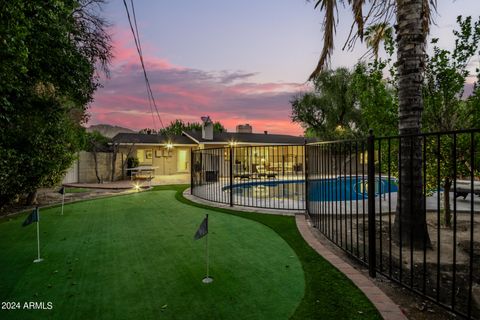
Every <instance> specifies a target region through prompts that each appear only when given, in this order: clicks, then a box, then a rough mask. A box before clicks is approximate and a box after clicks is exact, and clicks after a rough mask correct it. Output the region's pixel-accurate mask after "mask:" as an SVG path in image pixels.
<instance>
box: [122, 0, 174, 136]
mask: <svg viewBox="0 0 480 320" xmlns="http://www.w3.org/2000/svg"><path fill="white" fill-rule="evenodd" d="M130 3H131V6H132V12H133V19H134V24H133V23H132V19H131V17H130V10H129V9H128V5H127V1H126V0H123V4H124V6H125V10H126V12H127V18H128V23H129V24H130V30H131V31H132V35H133V40H134V41H135V47H136V48H137V52H138V56H139V58H140V64H141V66H142V70H143V76H144V78H145V85H146V87H147V95H148V98H149V100H148V101H149V105H150V110H151V112H152V118H153V119H155V117H154V116H153V109H152V108H151V106H152V104H153V106H154V108H155V111H156V114H157V117H158V120H159V122H160V125H161V127H162V129H164V128H165V126H164V125H163V121H162V118H161V117H160V112H159V111H158V107H157V104H156V102H155V98H154V96H153V92H152V88H151V86H150V81H149V79H148V75H147V70H146V68H145V63H144V60H143V53H142V47H141V44H140V36H139V34H138V28H137V19H136V16H135V7H134V4H133V0H130ZM134 25H135V28H134ZM135 30H136V32H135ZM154 126H155V120H154Z"/></svg>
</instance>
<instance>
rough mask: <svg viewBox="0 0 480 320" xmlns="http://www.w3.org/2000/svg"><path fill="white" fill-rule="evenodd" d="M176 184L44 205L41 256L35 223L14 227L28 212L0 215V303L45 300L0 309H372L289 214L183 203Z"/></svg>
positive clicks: (364, 312)
mask: <svg viewBox="0 0 480 320" xmlns="http://www.w3.org/2000/svg"><path fill="white" fill-rule="evenodd" d="M184 188H185V187H183V186H175V187H170V186H169V187H160V188H156V190H157V191H152V192H142V193H138V194H133V195H128V196H119V197H112V198H106V199H99V200H92V201H84V202H80V203H76V204H71V205H67V206H66V207H65V215H64V216H63V217H62V216H59V210H58V208H52V209H45V210H42V211H41V214H42V222H41V230H42V251H43V256H44V258H45V261H44V262H42V263H40V264H33V263H32V259H33V258H34V257H35V227H34V226H29V227H26V228H21V227H20V224H21V222H22V221H23V219H24V218H25V214H24V215H20V216H18V217H16V218H14V219H11V220H9V221H4V222H3V223H0V275H1V277H2V278H1V281H0V301H19V302H22V303H23V302H24V301H45V302H48V301H51V302H53V304H54V309H53V310H51V311H47V310H35V311H32V310H29V311H25V310H23V311H6V310H1V309H0V319H29V318H30V319H38V318H54V319H55V318H56V319H138V318H142V319H189V318H191V319H287V318H289V317H291V318H293V319H332V318H337V319H379V318H380V316H379V315H378V313H377V312H376V310H375V309H374V308H373V306H372V305H371V304H370V302H369V301H368V300H367V299H366V298H365V297H364V296H363V294H362V293H361V292H360V291H359V290H358V289H357V288H356V287H354V286H353V284H352V283H351V282H350V281H349V280H347V279H346V278H345V277H344V276H343V275H341V274H340V273H339V272H338V271H337V270H336V269H334V268H333V267H331V266H330V265H329V264H328V263H327V262H326V261H325V260H324V259H323V258H321V257H320V256H318V255H317V254H316V253H315V252H314V251H313V250H312V249H311V248H310V247H309V246H308V245H307V244H306V243H305V242H304V240H303V239H302V238H301V236H300V234H299V233H298V231H297V229H296V226H295V220H294V218H293V217H283V216H272V215H261V214H255V213H243V212H235V211H231V210H226V209H216V208H215V209H212V208H209V207H205V206H201V205H194V206H191V205H189V204H191V203H190V201H188V200H186V199H184V198H183V197H182V196H181V191H182V190H183V189H184ZM173 190H176V191H177V193H176V194H175V193H174V191H173ZM175 198H176V199H177V200H175ZM205 213H209V214H210V238H209V240H210V244H211V247H210V249H211V274H212V276H213V277H214V278H215V281H214V282H213V283H212V284H210V285H204V284H202V283H201V279H202V277H203V276H204V272H205V271H204V269H205V266H204V260H203V259H204V256H203V255H204V245H205V242H204V241H203V240H199V241H193V239H192V237H193V234H194V232H195V230H196V228H197V227H198V225H199V223H200V222H201V220H202V218H203V215H204V214H205ZM225 213H228V214H225ZM233 215H236V216H238V217H235V216H233ZM240 217H243V218H247V219H241V218H240ZM252 220H254V221H252ZM255 221H257V222H260V223H256V222H255ZM279 235H280V236H279Z"/></svg>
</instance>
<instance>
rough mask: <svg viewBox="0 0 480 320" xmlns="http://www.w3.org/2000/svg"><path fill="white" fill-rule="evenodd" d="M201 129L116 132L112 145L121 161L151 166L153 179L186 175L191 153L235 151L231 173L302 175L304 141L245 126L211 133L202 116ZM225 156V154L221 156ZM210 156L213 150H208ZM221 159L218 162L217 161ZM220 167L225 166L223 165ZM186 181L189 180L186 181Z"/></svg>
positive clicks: (227, 155)
mask: <svg viewBox="0 0 480 320" xmlns="http://www.w3.org/2000/svg"><path fill="white" fill-rule="evenodd" d="M202 120H203V124H202V130H199V131H185V132H182V134H181V135H174V136H166V135H158V134H139V133H119V134H117V135H116V136H115V137H113V139H112V143H113V144H116V145H117V146H118V147H119V152H120V153H122V154H124V155H126V157H125V158H128V157H134V158H137V159H138V162H139V166H142V167H146V166H147V167H148V166H151V168H152V170H153V172H154V176H155V178H158V179H161V178H162V176H169V175H185V174H188V176H189V175H190V172H191V159H190V157H191V150H196V149H218V148H224V147H228V146H236V147H242V146H249V148H235V150H236V151H235V153H234V159H235V162H234V164H233V167H234V171H235V172H237V171H238V172H245V171H252V170H255V171H262V170H263V171H268V172H272V171H273V172H277V173H278V174H285V172H293V171H295V172H303V170H304V169H303V165H304V159H303V158H304V149H303V148H302V147H300V146H301V145H303V144H304V143H305V138H304V137H300V136H292V135H280V134H269V133H268V132H266V131H265V132H264V133H253V132H252V131H253V130H252V127H251V126H250V125H248V124H246V125H239V126H237V130H236V132H214V130H213V123H212V121H211V120H210V118H209V117H203V118H202ZM224 153H225V154H224ZM212 155H213V150H212ZM229 156H230V155H229V153H227V152H224V151H222V154H221V156H219V155H218V154H216V155H215V157H216V158H219V159H217V160H216V161H222V162H229ZM220 158H221V159H220ZM221 166H222V167H226V166H225V165H224V164H222V165H221ZM187 181H189V180H187Z"/></svg>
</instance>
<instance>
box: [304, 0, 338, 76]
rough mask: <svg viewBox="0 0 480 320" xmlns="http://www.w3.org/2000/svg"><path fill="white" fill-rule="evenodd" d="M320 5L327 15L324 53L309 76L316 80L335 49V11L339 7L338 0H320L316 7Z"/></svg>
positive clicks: (323, 25) (324, 27)
mask: <svg viewBox="0 0 480 320" xmlns="http://www.w3.org/2000/svg"><path fill="white" fill-rule="evenodd" d="M318 6H320V11H321V12H322V11H323V12H325V16H324V18H323V24H322V27H323V49H322V53H321V54H320V59H319V60H318V64H317V67H316V68H315V70H313V72H312V74H311V75H310V77H309V78H308V80H314V79H315V78H316V77H317V76H318V74H319V73H320V71H322V69H323V68H324V67H325V66H326V65H327V64H328V61H329V59H330V55H331V54H332V51H333V44H334V41H333V36H334V34H335V31H336V23H337V22H336V19H335V12H336V9H337V1H336V0H318V1H317V2H316V4H315V8H317V7H318Z"/></svg>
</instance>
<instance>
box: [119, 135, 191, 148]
mask: <svg viewBox="0 0 480 320" xmlns="http://www.w3.org/2000/svg"><path fill="white" fill-rule="evenodd" d="M112 141H113V142H114V143H120V144H132V143H135V144H167V143H171V144H173V145H176V144H177V145H178V144H185V145H194V144H196V143H195V142H194V141H192V140H191V139H190V138H188V137H186V136H183V135H175V136H170V137H167V136H166V135H159V134H143V133H119V134H117V135H116V136H115V137H113V138H112Z"/></svg>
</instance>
